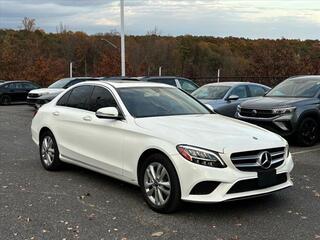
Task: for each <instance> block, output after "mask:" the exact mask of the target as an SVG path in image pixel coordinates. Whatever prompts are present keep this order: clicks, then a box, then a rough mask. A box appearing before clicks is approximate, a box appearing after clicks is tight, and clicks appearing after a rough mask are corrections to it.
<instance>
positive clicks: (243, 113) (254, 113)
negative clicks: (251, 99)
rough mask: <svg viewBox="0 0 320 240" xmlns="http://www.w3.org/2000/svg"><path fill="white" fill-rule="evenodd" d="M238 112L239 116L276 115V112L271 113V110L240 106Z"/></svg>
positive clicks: (266, 116)
mask: <svg viewBox="0 0 320 240" xmlns="http://www.w3.org/2000/svg"><path fill="white" fill-rule="evenodd" d="M239 113H240V115H241V116H244V117H252V118H272V117H275V116H277V114H275V113H273V110H258V109H247V108H240V109H239Z"/></svg>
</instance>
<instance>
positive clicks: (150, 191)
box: [139, 153, 181, 213]
mask: <svg viewBox="0 0 320 240" xmlns="http://www.w3.org/2000/svg"><path fill="white" fill-rule="evenodd" d="M139 177H140V187H141V190H142V193H143V196H144V199H145V201H146V202H147V204H148V205H149V207H150V208H151V209H153V210H154V211H156V212H159V213H170V212H174V211H175V210H177V209H178V207H179V205H180V201H181V200H180V199H181V190H180V183H179V178H178V175H177V173H176V171H175V168H174V166H173V165H172V163H171V161H170V160H169V159H168V158H167V157H166V156H164V155H163V154H158V153H157V154H153V155H151V156H149V157H148V158H147V159H146V161H145V162H144V163H143V164H142V167H141V171H140V176H139Z"/></svg>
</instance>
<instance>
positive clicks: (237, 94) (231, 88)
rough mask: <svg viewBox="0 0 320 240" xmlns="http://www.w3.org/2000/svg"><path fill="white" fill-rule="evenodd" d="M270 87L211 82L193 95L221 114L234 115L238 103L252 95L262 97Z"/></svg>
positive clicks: (247, 83) (244, 83)
mask: <svg viewBox="0 0 320 240" xmlns="http://www.w3.org/2000/svg"><path fill="white" fill-rule="evenodd" d="M269 90H270V88H269V87H267V86H265V85H262V84H257V83H249V82H221V83H210V84H207V85H204V86H202V87H200V88H198V89H197V90H196V91H194V92H193V93H192V94H191V95H192V96H193V97H195V98H197V99H198V100H199V101H201V102H202V103H204V104H207V105H210V106H211V107H212V108H213V110H214V111H216V112H217V113H219V114H222V115H225V116H228V117H234V115H235V113H236V111H237V107H238V105H239V104H240V103H241V102H243V101H246V100H248V99H249V98H252V97H260V96H263V95H265V94H266V92H268V91H269Z"/></svg>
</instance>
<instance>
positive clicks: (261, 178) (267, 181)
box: [258, 169, 277, 188]
mask: <svg viewBox="0 0 320 240" xmlns="http://www.w3.org/2000/svg"><path fill="white" fill-rule="evenodd" d="M276 184H277V172H276V170H275V169H270V170H266V171H261V172H258V186H259V187H261V188H267V187H271V186H274V185H276Z"/></svg>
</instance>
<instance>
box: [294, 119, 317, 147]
mask: <svg viewBox="0 0 320 240" xmlns="http://www.w3.org/2000/svg"><path fill="white" fill-rule="evenodd" d="M319 136H320V128H319V123H318V122H317V121H316V120H315V119H313V118H309V117H307V118H305V119H303V120H302V121H301V123H300V125H299V128H298V132H297V138H298V139H297V140H298V142H299V144H300V145H302V146H305V147H311V146H313V145H315V144H316V143H317V142H318V140H319Z"/></svg>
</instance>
